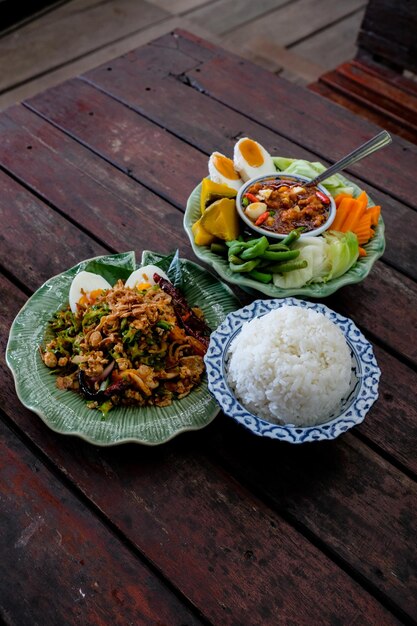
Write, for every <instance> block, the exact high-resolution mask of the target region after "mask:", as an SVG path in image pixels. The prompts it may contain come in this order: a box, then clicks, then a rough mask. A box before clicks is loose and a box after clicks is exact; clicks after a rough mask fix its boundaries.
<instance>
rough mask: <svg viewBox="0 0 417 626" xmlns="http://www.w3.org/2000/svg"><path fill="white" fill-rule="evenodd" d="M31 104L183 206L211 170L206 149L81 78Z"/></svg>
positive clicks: (66, 129) (160, 193)
mask: <svg viewBox="0 0 417 626" xmlns="http://www.w3.org/2000/svg"><path fill="white" fill-rule="evenodd" d="M110 67H111V66H110ZM145 89H146V88H145ZM56 98H58V99H59V101H57V100H56ZM27 104H28V106H30V108H31V109H32V110H36V111H37V112H38V113H40V114H41V115H43V116H44V117H46V118H47V119H49V120H51V121H52V122H53V123H54V124H56V125H57V126H58V127H60V128H63V129H64V130H65V131H66V132H68V133H69V134H71V135H73V136H75V137H76V138H77V139H78V140H80V141H81V142H82V143H83V144H84V145H86V146H88V147H90V148H92V149H93V150H94V151H96V152H97V153H99V154H100V155H102V156H105V158H106V159H107V160H109V161H111V162H112V163H115V164H117V166H118V167H120V168H121V169H122V170H123V171H124V172H129V175H130V176H132V177H133V178H135V179H136V180H139V181H140V182H141V183H142V184H144V185H145V186H149V187H151V188H152V189H153V190H154V191H155V192H156V193H158V195H161V196H162V197H163V198H167V199H168V200H169V201H170V202H173V203H174V204H176V205H177V206H178V207H182V209H183V210H184V208H185V203H186V200H187V197H188V195H189V193H190V191H191V190H192V189H193V187H194V186H195V185H196V184H197V183H198V182H199V181H200V180H201V179H202V178H203V177H204V176H205V175H206V172H207V160H206V158H205V157H204V156H203V155H202V154H201V152H199V151H198V150H196V149H195V148H192V147H191V146H187V145H186V144H184V143H183V142H182V141H180V140H178V139H177V138H176V137H174V136H173V135H171V134H170V133H168V132H166V131H165V130H164V129H162V128H160V127H158V126H156V125H155V124H152V123H151V122H149V121H148V120H146V119H145V118H143V117H141V116H139V115H137V114H136V113H135V112H134V111H131V110H130V109H128V108H127V107H124V106H122V105H121V104H119V103H118V102H116V101H115V100H112V99H111V98H109V97H108V96H106V95H105V94H103V93H101V92H100V91H98V90H97V89H94V88H93V87H91V86H90V85H88V84H86V83H85V82H83V81H81V80H78V79H75V80H73V81H67V82H66V83H64V84H63V85H61V86H59V87H56V88H54V89H50V90H49V91H47V92H46V93H44V94H41V95H40V96H37V97H35V98H33V99H32V100H30V101H29V102H28V103H27ZM91 112H93V113H94V115H93V116H92V115H89V113H91ZM104 129H106V130H105V132H103V131H104ZM109 129H111V130H110V132H109ZM126 131H127V132H126ZM190 163H192V164H193V167H192V168H190ZM186 181H188V188H187V187H186V185H184V183H186Z"/></svg>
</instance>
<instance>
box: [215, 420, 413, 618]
mask: <svg viewBox="0 0 417 626" xmlns="http://www.w3.org/2000/svg"><path fill="white" fill-rule="evenodd" d="M211 435H212V437H211V439H210V442H209V445H210V447H212V449H213V450H215V451H216V454H218V455H219V456H220V457H221V458H224V459H225V462H226V463H227V467H228V468H229V471H233V472H236V474H237V477H238V478H239V479H240V480H242V482H243V483H244V484H245V485H247V486H248V488H250V489H253V490H254V491H256V492H257V493H258V494H261V495H262V497H265V498H267V499H268V502H271V504H272V506H274V507H276V508H277V510H280V511H284V510H285V511H286V512H287V513H288V514H289V515H291V517H292V516H294V517H295V518H296V519H297V521H298V523H300V524H301V526H302V527H305V528H308V529H309V530H310V531H311V532H313V533H314V535H318V536H320V537H321V538H322V539H323V540H324V541H325V543H326V545H327V546H328V548H330V549H331V550H334V551H335V552H336V553H337V554H338V556H339V557H340V558H342V559H343V560H346V561H348V562H349V563H353V564H354V569H355V570H356V571H357V572H360V573H361V574H362V575H364V576H366V578H368V577H369V578H371V579H372V581H373V582H374V583H375V585H376V587H378V589H379V590H380V591H381V590H383V589H385V590H386V591H387V589H388V587H389V591H388V594H389V596H390V598H391V600H392V601H394V602H398V601H399V596H398V595H397V593H398V591H399V586H398V582H399V578H401V579H402V581H403V583H402V584H401V585H400V587H403V585H404V587H403V591H404V592H405V595H404V596H403V600H405V604H407V605H408V607H407V609H406V612H407V613H408V615H409V617H410V618H411V620H413V619H415V618H416V616H417V601H416V598H417V595H416V587H417V569H416V562H417V559H416V554H415V552H416V548H415V542H414V539H413V536H414V530H413V526H414V521H415V516H416V513H417V510H416V503H417V498H416V493H415V489H416V484H415V483H414V482H413V483H411V482H410V483H409V482H408V479H406V480H405V481H404V477H403V475H402V474H401V472H396V471H394V472H392V473H391V471H390V468H389V466H388V465H387V463H386V462H385V461H384V460H382V459H381V458H378V457H376V458H375V459H374V458H370V456H369V452H368V450H367V449H366V446H362V445H360V444H357V442H354V438H353V437H351V436H350V435H346V436H344V437H343V441H340V442H339V443H338V444H337V445H330V446H327V445H326V444H319V445H317V446H299V447H298V449H297V450H294V446H291V445H288V446H285V447H284V446H282V447H280V451H279V454H278V453H277V452H276V449H275V446H274V442H269V443H268V442H265V441H263V440H262V439H261V438H257V437H255V438H254V437H253V435H251V434H250V433H249V431H246V430H245V429H243V428H242V427H240V426H238V425H236V423H234V422H233V420H230V419H223V420H217V422H216V423H215V425H214V427H213V429H212V430H211ZM352 445H353V447H351V446H352ZM353 448H354V449H353ZM248 459H250V463H248ZM374 463H375V465H374ZM410 489H411V491H410ZM381 507H383V509H384V512H382V511H381ZM389 509H391V512H390V513H389V516H390V518H392V519H391V520H390V522H389V523H388V525H386V521H387V520H386V513H387V511H388V510H389ZM384 518H385V519H384ZM400 520H402V521H400ZM405 520H408V521H406V526H407V530H405V532H404V528H403V529H402V530H401V531H400V532H401V535H402V538H401V540H400V541H399V542H398V544H397V545H396V546H395V547H394V545H393V542H396V531H397V524H398V523H399V524H400V525H402V524H403V522H404V521H405ZM371 527H372V528H373V529H374V531H375V534H373V532H372V530H371ZM407 544H408V547H407ZM412 544H414V545H412ZM409 550H411V553H410V552H409ZM400 594H401V595H402V592H400ZM406 597H407V599H406ZM405 604H403V605H402V606H403V608H404V609H405ZM404 621H406V620H404ZM410 623H411V622H410Z"/></svg>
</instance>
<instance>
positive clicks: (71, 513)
mask: <svg viewBox="0 0 417 626" xmlns="http://www.w3.org/2000/svg"><path fill="white" fill-rule="evenodd" d="M0 450H1V459H2V484H1V498H0V512H1V519H2V539H1V558H0V572H1V575H0V614H1V615H2V616H4V617H5V618H6V621H7V622H8V623H14V624H45V626H56V624H68V625H72V624H81V623H82V624H91V625H93V624H94V625H95V624H96V625H102V624H109V623H111V624H114V625H115V626H116V625H120V626H121V625H125V624H127V623H131V624H138V623H140V624H144V625H149V626H150V625H155V624H162V623H164V624H172V625H173V626H174V625H177V626H180V625H181V624H182V625H183V624H184V623H187V624H190V626H191V624H193V625H194V626H197V625H198V624H201V621H200V620H199V619H198V618H197V617H196V616H195V615H193V613H192V611H190V609H187V608H186V607H185V606H184V604H183V602H181V601H180V600H179V599H178V598H176V597H175V595H174V594H173V593H172V591H170V590H168V589H167V588H166V587H165V585H164V584H163V583H161V582H160V580H158V577H157V576H156V575H155V574H153V573H152V572H151V571H149V569H148V568H147V567H146V566H145V565H144V564H143V563H142V562H141V561H140V559H139V558H138V557H137V556H135V555H133V554H132V552H131V551H129V549H128V548H127V547H126V546H125V545H123V543H122V542H120V541H119V540H118V539H116V538H115V537H114V534H113V533H112V532H109V530H107V529H106V528H105V526H104V525H103V524H102V522H101V521H99V520H98V519H97V517H96V516H95V515H93V514H92V513H91V511H89V510H88V509H87V508H86V506H85V505H84V504H81V502H80V501H79V500H78V499H77V498H76V497H75V496H74V495H73V494H72V493H71V492H70V491H69V490H68V489H67V488H66V487H64V486H63V485H62V484H61V483H60V481H59V480H57V478H56V477H55V476H53V474H51V472H50V471H48V470H47V469H46V468H45V466H44V465H43V463H42V462H41V461H40V460H39V459H38V458H37V457H36V456H35V455H34V454H33V453H32V452H30V451H29V450H28V448H27V447H26V446H25V445H24V444H23V443H22V442H21V441H20V440H19V439H18V438H17V436H16V435H15V434H14V433H12V431H11V430H9V429H8V428H7V427H6V426H5V424H4V423H3V422H2V421H0ZM57 581H58V584H57Z"/></svg>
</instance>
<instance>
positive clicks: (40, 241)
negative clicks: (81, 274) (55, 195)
mask: <svg viewBox="0 0 417 626" xmlns="http://www.w3.org/2000/svg"><path fill="white" fill-rule="evenodd" d="M0 185H1V191H2V192H1V194H0V220H1V223H2V228H1V231H0V244H1V245H0V264H1V265H2V267H3V268H6V269H7V270H8V272H10V274H11V275H12V276H15V277H16V278H17V279H18V280H20V281H21V282H22V283H23V284H24V285H25V286H26V287H27V288H29V289H37V288H38V287H39V286H40V285H41V284H42V283H43V282H45V281H46V280H47V279H48V278H50V277H51V276H53V275H55V274H59V273H60V272H63V271H64V270H66V269H68V268H69V267H71V266H73V265H75V264H76V263H79V262H80V261H82V260H83V259H88V258H90V257H94V256H97V255H99V254H106V250H105V249H104V248H103V247H102V246H101V245H100V244H98V243H96V242H95V241H93V240H92V239H90V237H88V236H87V235H85V234H84V233H83V232H81V231H80V230H78V229H77V228H76V227H75V226H72V225H71V224H70V223H69V222H68V221H67V220H65V219H64V218H63V217H60V216H59V215H57V214H56V213H55V211H53V210H52V209H50V208H49V207H48V206H47V205H46V204H45V203H43V202H41V201H40V200H38V199H37V198H36V197H35V196H33V195H32V194H30V193H29V192H28V191H26V190H25V189H24V188H23V187H21V186H20V185H19V184H18V183H17V182H15V181H14V180H13V179H12V178H9V176H7V175H6V174H5V173H4V172H1V171H0ZM28 225H30V230H29V228H28ZM64 242H65V246H64Z"/></svg>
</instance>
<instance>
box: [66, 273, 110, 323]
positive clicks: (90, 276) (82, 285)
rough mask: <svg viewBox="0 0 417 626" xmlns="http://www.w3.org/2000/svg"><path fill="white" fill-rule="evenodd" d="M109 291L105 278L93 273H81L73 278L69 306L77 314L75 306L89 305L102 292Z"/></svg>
mask: <svg viewBox="0 0 417 626" xmlns="http://www.w3.org/2000/svg"><path fill="white" fill-rule="evenodd" d="M106 289H111V285H110V283H108V282H107V280H106V279H105V278H103V277H102V276H99V274H94V273H93V272H85V271H82V272H80V273H79V274H77V275H76V276H75V277H74V280H73V281H72V283H71V287H70V291H69V304H70V308H71V311H72V312H73V313H76V312H77V304H78V303H80V304H90V303H92V302H94V300H95V299H96V298H97V297H98V296H99V295H101V294H102V292H103V290H106Z"/></svg>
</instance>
